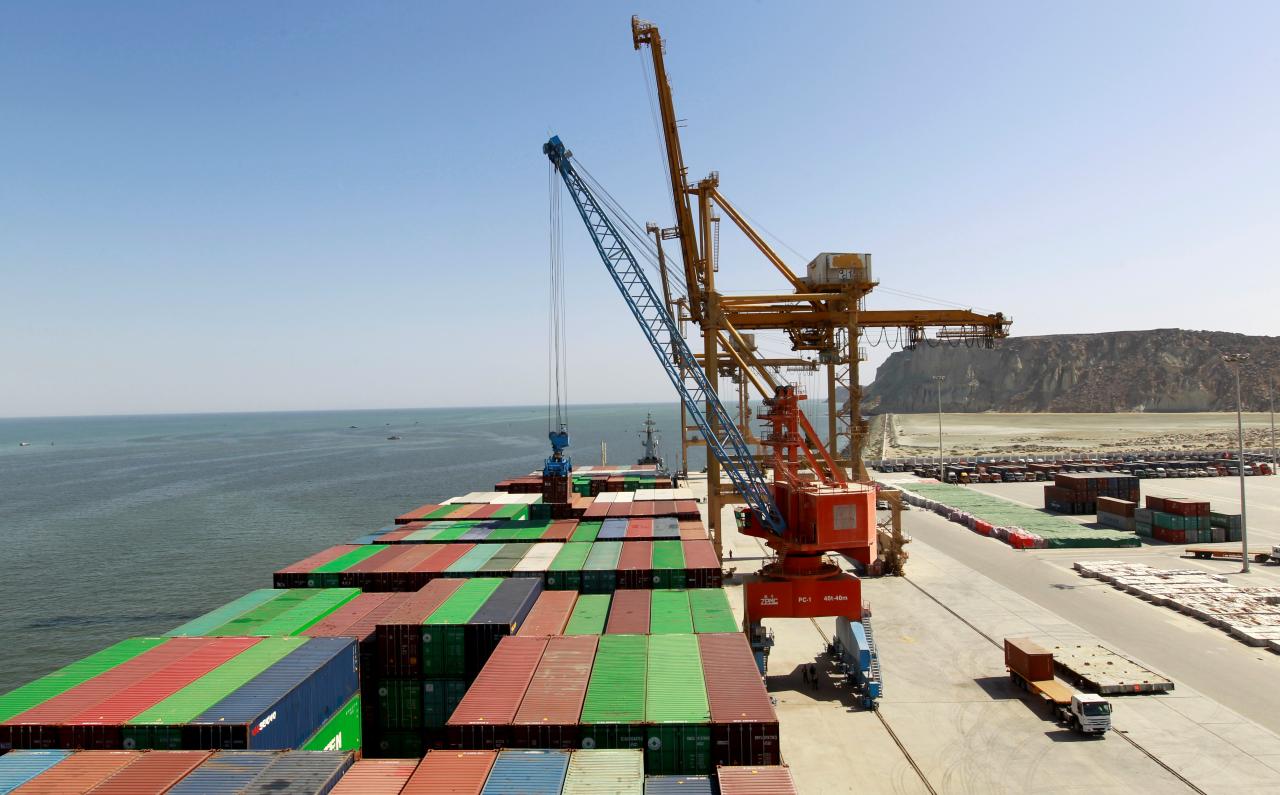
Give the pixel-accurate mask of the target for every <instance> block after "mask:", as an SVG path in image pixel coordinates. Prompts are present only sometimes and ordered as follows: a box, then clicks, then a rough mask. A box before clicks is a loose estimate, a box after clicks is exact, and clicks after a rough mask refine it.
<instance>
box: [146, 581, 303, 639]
mask: <svg viewBox="0 0 1280 795" xmlns="http://www.w3.org/2000/svg"><path fill="white" fill-rule="evenodd" d="M285 593H287V592H286V591H283V590H281V589H279V588H260V589H259V590H256V591H250V592H249V593H247V594H245V595H244V596H242V597H240V598H239V599H236V600H235V601H232V602H228V603H226V604H225V605H223V606H222V607H219V608H217V609H216V610H210V611H209V612H208V613H205V614H204V615H202V616H200V617H199V618H195V619H192V620H191V621H188V622H187V623H185V624H183V625H182V626H180V627H175V628H174V629H171V630H169V631H168V632H166V633H164V634H165V635H167V636H169V637H178V636H184V637H199V636H203V635H208V634H209V633H210V632H211V631H212V630H214V629H216V628H217V627H220V626H222V625H223V624H225V623H227V622H228V621H230V620H231V619H233V618H236V617H237V616H241V615H244V614H245V613H247V612H249V611H250V610H253V609H254V608H256V607H259V606H261V605H263V604H265V603H267V602H270V601H271V600H273V599H278V598H279V597H281V596H283V595H284V594H285Z"/></svg>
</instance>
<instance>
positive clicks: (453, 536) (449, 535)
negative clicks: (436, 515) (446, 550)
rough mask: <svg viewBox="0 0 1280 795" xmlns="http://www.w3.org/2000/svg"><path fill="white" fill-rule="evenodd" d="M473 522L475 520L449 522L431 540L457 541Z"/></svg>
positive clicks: (438, 541)
mask: <svg viewBox="0 0 1280 795" xmlns="http://www.w3.org/2000/svg"><path fill="white" fill-rule="evenodd" d="M475 524H476V523H475V522H471V521H460V522H450V523H449V524H448V526H446V527H444V528H443V529H441V531H440V532H439V533H437V534H436V537H435V538H433V539H432V540H433V541H435V542H437V543H444V542H453V541H457V540H458V539H460V538H462V537H463V536H464V535H466V534H467V532H468V531H470V530H471V528H472V527H475Z"/></svg>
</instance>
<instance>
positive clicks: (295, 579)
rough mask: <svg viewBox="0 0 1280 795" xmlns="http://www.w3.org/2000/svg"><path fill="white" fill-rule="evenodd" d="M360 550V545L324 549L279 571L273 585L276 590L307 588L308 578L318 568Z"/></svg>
mask: <svg viewBox="0 0 1280 795" xmlns="http://www.w3.org/2000/svg"><path fill="white" fill-rule="evenodd" d="M359 548H360V545H358V544H339V545H337V546H333V547H329V548H328V549H322V550H320V551H319V552H317V553H315V554H313V555H308V556H307V557H305V558H303V559H302V560H300V561H298V562H297V563H291V564H289V565H288V566H285V567H284V568H283V569H277V570H276V572H275V574H274V575H273V576H272V584H273V585H274V586H275V587H276V588H305V587H307V577H308V576H310V574H311V571H312V570H313V569H315V568H316V567H317V566H322V565H324V564H326V563H329V562H330V561H333V560H336V559H337V558H340V557H342V556H343V555H345V554H347V553H348V552H350V551H351V550H353V549H359Z"/></svg>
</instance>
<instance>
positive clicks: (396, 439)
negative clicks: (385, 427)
mask: <svg viewBox="0 0 1280 795" xmlns="http://www.w3.org/2000/svg"><path fill="white" fill-rule="evenodd" d="M387 441H388V442H398V441H400V437H399V436H388V437H387Z"/></svg>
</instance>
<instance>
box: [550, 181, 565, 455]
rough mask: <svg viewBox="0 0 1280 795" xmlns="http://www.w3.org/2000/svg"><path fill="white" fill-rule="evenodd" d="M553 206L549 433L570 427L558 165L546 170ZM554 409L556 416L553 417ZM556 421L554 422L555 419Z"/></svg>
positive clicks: (551, 206)
mask: <svg viewBox="0 0 1280 795" xmlns="http://www.w3.org/2000/svg"><path fill="white" fill-rule="evenodd" d="M547 195H548V206H549V207H550V210H549V212H550V218H549V219H548V220H549V221H550V234H549V244H550V252H549V253H550V268H549V281H550V283H549V290H550V312H549V314H548V318H547V322H548V328H547V433H549V434H550V433H553V432H558V431H559V432H562V431H565V430H566V429H567V428H568V427H569V367H568V350H567V339H566V335H565V306H564V236H563V223H562V215H561V206H560V196H561V191H560V185H559V179H558V175H557V174H556V171H555V167H554V166H551V167H549V168H548V169H547ZM553 412H554V417H553ZM553 420H554V422H553Z"/></svg>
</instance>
